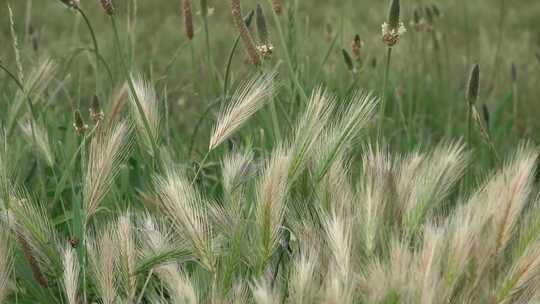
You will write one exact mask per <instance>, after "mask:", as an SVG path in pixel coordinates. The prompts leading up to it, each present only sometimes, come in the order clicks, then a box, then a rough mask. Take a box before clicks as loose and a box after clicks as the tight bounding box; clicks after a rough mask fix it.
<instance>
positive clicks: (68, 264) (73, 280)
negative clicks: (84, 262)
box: [62, 244, 79, 304]
mask: <svg viewBox="0 0 540 304" xmlns="http://www.w3.org/2000/svg"><path fill="white" fill-rule="evenodd" d="M62 264H63V266H64V288H65V292H66V297H67V299H68V303H69V304H77V303H79V302H78V300H77V298H78V297H77V290H78V288H79V262H78V260H77V256H76V255H75V250H73V248H72V247H71V245H69V244H68V245H67V246H66V248H65V249H64V251H63V254H62Z"/></svg>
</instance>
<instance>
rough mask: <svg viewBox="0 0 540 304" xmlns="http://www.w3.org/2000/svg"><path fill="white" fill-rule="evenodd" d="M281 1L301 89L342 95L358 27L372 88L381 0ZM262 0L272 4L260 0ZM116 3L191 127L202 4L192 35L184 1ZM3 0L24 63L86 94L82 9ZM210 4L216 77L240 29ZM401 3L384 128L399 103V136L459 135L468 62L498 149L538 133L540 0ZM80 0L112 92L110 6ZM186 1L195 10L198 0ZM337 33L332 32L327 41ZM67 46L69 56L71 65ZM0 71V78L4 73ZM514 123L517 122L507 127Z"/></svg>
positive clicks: (116, 81)
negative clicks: (56, 68)
mask: <svg viewBox="0 0 540 304" xmlns="http://www.w3.org/2000/svg"><path fill="white" fill-rule="evenodd" d="M284 2H285V4H286V7H287V8H288V11H289V15H288V16H287V12H286V14H285V16H284V17H282V18H283V19H282V24H283V26H284V28H285V29H286V36H287V42H288V45H287V47H288V48H289V50H291V51H292V54H293V57H294V58H293V59H294V63H295V68H296V69H297V71H298V73H299V75H300V76H299V77H300V80H301V82H302V84H303V85H305V86H306V88H307V89H308V90H310V89H312V88H313V87H315V86H317V85H319V84H321V83H323V84H325V85H326V86H328V87H329V88H330V89H331V90H332V91H333V92H335V93H336V94H337V95H339V96H342V95H346V94H347V92H348V89H349V88H350V87H351V75H350V73H349V72H348V71H347V68H346V65H345V64H344V63H343V59H342V55H341V49H350V45H351V41H352V38H353V36H354V35H355V34H357V33H358V34H359V35H360V36H361V38H362V40H363V41H364V48H363V50H362V62H363V64H362V68H361V70H360V73H359V76H358V80H357V81H356V82H354V83H353V86H354V87H355V88H360V89H365V90H372V91H374V92H375V93H377V94H380V90H381V86H382V72H383V71H382V70H383V68H382V65H381V64H379V65H376V63H380V62H382V61H383V58H384V55H385V47H384V45H383V44H382V43H381V38H380V31H381V29H380V27H381V24H382V23H383V22H384V20H385V18H386V12H387V6H388V1H380V0H371V1H366V0H363V1H358V0H346V1H345V0H342V1H323V0H312V1H288V0H285V1H284ZM7 3H8V2H6V1H3V3H2V5H0V7H1V8H0V16H1V20H2V24H3V25H2V27H1V29H0V30H1V33H0V37H1V41H2V46H3V47H2V48H1V49H0V58H1V59H2V60H3V62H4V64H5V65H6V66H7V67H9V68H10V69H11V70H15V69H16V67H15V62H14V52H13V49H12V47H11V38H10V33H9V18H8V10H7ZM256 3H257V2H256V1H243V2H242V5H243V11H244V14H247V13H248V12H249V11H250V10H252V9H254V8H255V5H256ZM261 3H262V4H263V5H264V7H265V8H266V9H268V7H267V3H266V1H263V2H261ZM114 4H115V6H116V8H117V12H118V15H120V17H121V20H122V27H123V32H124V33H125V36H124V37H123V38H124V39H125V41H126V43H129V44H130V46H131V47H132V48H131V54H130V55H131V57H130V60H131V62H132V63H133V64H134V66H136V68H137V69H138V70H139V71H140V72H142V73H144V74H145V75H147V77H148V78H149V79H151V80H152V81H153V82H154V83H155V85H156V87H157V89H158V94H159V95H160V97H161V98H164V99H166V100H167V102H168V104H169V105H170V108H169V110H170V111H171V113H173V116H174V118H175V119H174V120H171V122H170V127H171V128H173V129H174V130H176V131H175V132H177V134H178V136H182V137H183V138H186V137H189V136H191V135H192V134H193V128H194V125H195V121H196V120H197V118H198V117H199V116H200V115H201V114H202V112H203V111H204V109H205V107H206V106H207V105H208V104H210V103H211V101H212V100H213V99H215V98H216V97H217V96H219V92H218V91H217V90H213V89H212V88H211V85H210V84H209V79H208V77H207V74H208V66H207V65H206V60H205V56H206V54H207V50H206V42H205V38H204V33H203V26H202V24H203V23H202V18H201V16H200V14H197V15H196V16H195V28H196V34H195V39H194V41H193V42H192V43H193V46H190V42H189V41H188V40H187V39H186V37H185V35H184V25H183V18H182V15H181V1H179V0H174V1H165V0H163V1H145V0H116V1H114ZM432 4H436V5H437V6H438V7H439V9H440V11H441V13H442V16H441V17H440V18H437V19H436V21H435V23H434V31H435V32H434V33H435V34H432V33H426V32H424V33H422V32H415V31H414V29H413V28H411V25H410V22H411V21H412V20H413V12H414V10H416V9H419V8H422V7H423V6H425V5H432ZM10 5H11V6H12V8H13V11H14V17H15V23H16V24H15V26H16V31H17V34H18V35H19V39H20V41H19V42H20V46H21V50H22V54H23V58H22V61H23V63H24V66H25V68H28V69H30V68H31V66H32V65H33V64H35V63H36V62H37V61H38V60H39V58H43V57H46V56H50V57H52V58H53V60H55V61H56V62H59V63H61V65H62V67H63V69H62V71H63V72H65V74H63V75H62V74H60V75H58V76H57V81H62V79H63V80H64V81H66V88H67V90H68V91H71V92H72V93H73V92H77V94H75V95H76V96H77V97H74V98H76V99H77V100H76V104H82V105H83V106H84V105H86V104H87V103H88V102H89V100H90V96H92V95H93V85H92V83H93V81H94V77H93V76H92V54H91V53H90V52H87V53H85V54H83V55H82V56H81V55H77V56H76V57H74V56H75V53H76V52H77V51H76V50H77V49H78V48H81V47H88V48H89V47H91V40H90V36H89V34H88V32H87V29H86V28H85V27H84V24H83V23H82V19H81V18H80V17H79V16H78V15H77V14H75V13H73V12H71V11H70V10H69V9H66V8H65V6H63V5H62V4H61V3H60V1H59V0H16V1H11V2H10ZM208 5H209V7H210V8H211V9H210V12H211V16H210V17H209V34H210V45H211V56H212V61H213V63H214V67H215V69H216V71H217V72H218V73H219V75H220V80H221V81H223V79H222V78H223V74H224V72H225V66H226V60H227V57H228V54H229V52H230V49H231V47H232V45H233V42H234V39H235V37H236V35H237V34H236V30H235V28H234V26H233V24H232V21H231V17H230V3H229V1H215V0H214V1H212V0H209V1H208ZM401 5H402V19H403V21H404V23H405V25H406V26H407V28H408V30H409V31H408V33H407V34H406V35H405V36H404V37H403V38H402V41H401V42H400V43H399V45H398V46H397V47H396V48H395V51H394V54H393V56H394V57H393V64H392V72H391V77H390V82H391V89H392V92H393V94H391V96H390V99H391V101H390V104H393V105H394V106H392V107H393V110H392V111H391V112H389V115H390V116H391V117H394V118H395V124H394V125H395V126H396V127H395V132H394V130H393V129H392V128H391V129H390V131H389V137H390V138H402V137H403V130H402V128H401V125H402V123H400V122H399V121H398V118H397V117H399V115H398V112H399V111H401V112H406V115H405V116H406V119H407V120H409V121H411V125H409V127H410V129H409V130H408V133H411V132H412V133H413V134H414V136H411V135H408V140H407V141H406V142H403V145H405V146H406V147H409V146H410V145H411V144H417V143H419V142H426V141H427V142H428V141H430V140H431V139H440V138H443V137H461V136H463V135H464V130H465V129H464V128H465V126H464V122H465V119H464V116H463V113H465V109H466V106H465V102H464V101H463V99H464V98H463V96H464V88H465V83H466V80H467V74H468V71H469V69H470V66H471V65H472V64H473V63H476V62H478V63H479V64H480V66H481V70H482V88H481V93H480V94H481V97H480V102H481V103H482V104H485V105H486V107H487V108H488V110H489V112H490V113H492V114H493V115H494V116H495V119H494V121H493V122H492V123H493V124H495V125H494V126H491V127H492V129H493V133H494V137H495V139H496V142H497V146H500V147H501V149H505V147H507V146H508V147H510V146H512V145H513V144H514V143H515V142H516V141H517V140H518V139H520V138H533V139H538V138H539V137H540V136H539V134H538V133H539V132H538V126H539V125H540V124H539V122H538V119H537V117H538V114H540V113H539V109H540V107H539V104H540V101H539V100H538V99H539V98H538V96H539V95H540V94H539V93H540V92H539V91H540V86H539V77H540V62H539V61H540V57H539V58H537V56H540V55H538V54H539V51H540V21H539V20H540V18H539V17H540V1H534V0H520V1H508V0H506V1H505V0H477V1H467V0H456V1H440V0H439V1H402V4H401ZM81 6H82V7H83V9H84V10H85V11H86V13H87V14H88V15H89V17H90V20H91V22H92V25H93V27H94V28H95V31H96V34H97V36H98V41H99V44H100V48H101V52H102V53H103V54H104V57H105V58H106V59H107V60H108V62H109V64H110V65H111V67H112V70H113V81H112V82H110V83H109V82H108V84H110V88H108V89H109V92H110V94H107V96H102V97H103V98H105V99H108V98H112V96H113V93H114V92H115V90H117V89H118V87H119V86H120V85H121V83H122V81H123V80H122V77H121V73H117V72H116V71H115V65H116V64H117V63H118V58H115V50H114V48H113V44H112V30H111V27H110V24H109V21H108V18H106V16H105V15H104V14H103V12H102V9H101V7H100V3H99V1H98V0H81ZM194 7H195V8H194V10H195V11H196V12H199V10H200V7H199V3H198V1H194ZM269 19H270V18H269ZM270 23H271V22H270ZM270 31H271V35H274V39H273V41H272V42H273V43H274V45H275V46H276V52H275V54H274V55H273V58H272V59H271V60H272V63H273V64H276V65H279V66H280V69H282V71H283V73H286V72H285V71H286V69H285V64H283V63H282V64H280V62H281V61H282V57H281V51H282V50H281V47H282V46H280V45H279V43H278V39H277V38H275V32H274V27H272V26H271V27H270ZM334 37H335V38H336V41H335V44H334V45H332V40H333V38H334ZM433 37H436V38H435V39H436V41H435V40H434V38H433ZM191 47H193V54H192V52H191ZM327 52H328V54H329V59H328V61H327V62H326V64H325V66H324V67H323V68H322V73H321V74H320V75H318V76H317V77H315V75H316V74H317V73H316V72H315V71H317V70H318V68H319V66H320V63H321V62H322V60H323V58H324V57H325V54H326V53H327ZM73 58H76V59H75V60H73V62H72V64H71V65H67V64H66V63H67V62H70V61H71V60H72V59H73ZM81 59H84V60H81ZM512 63H515V66H516V67H517V72H518V73H517V75H518V81H517V85H516V88H517V92H518V94H519V95H518V96H519V98H518V100H519V103H518V109H519V116H518V117H519V121H513V120H512V119H511V118H510V117H509V116H511V113H510V112H511V109H512V107H513V106H512V104H511V103H512V100H515V99H514V98H513V97H514V96H513V92H512V89H513V87H512V81H511V73H510V67H511V64H512ZM250 69H251V68H250V66H249V65H247V64H246V63H245V56H244V54H243V50H239V51H238V52H237V54H236V56H235V57H234V60H233V74H232V76H233V80H234V81H235V82H237V81H239V80H242V79H245V77H246V76H247V75H249V73H250ZM66 75H69V79H68V78H66V77H67V76H66ZM3 77H4V76H3V75H2V76H0V79H5V78H3ZM66 79H67V80H66ZM70 84H73V86H70ZM0 86H1V87H2V88H6V86H9V84H7V83H6V82H5V81H4V82H3V84H1V85H0ZM12 92H13V90H3V91H2V93H0V96H2V97H3V99H4V100H8V99H9V94H11V93H12ZM56 102H59V103H62V102H65V101H62V100H58V101H56ZM81 107H82V106H81ZM399 109H401V110H399ZM403 109H405V110H403ZM396 111H397V112H396ZM67 117H68V118H69V115H67ZM66 121H67V120H66ZM211 125H212V121H208V122H207V123H205V124H203V127H202V130H203V131H202V132H203V133H201V134H204V136H202V139H201V141H200V143H199V142H198V141H199V139H198V138H195V140H196V141H197V143H198V144H200V146H201V147H202V148H201V149H204V147H205V145H206V141H207V138H206V137H207V134H208V128H209V127H210V126H211ZM390 126H392V125H390ZM511 129H514V130H515V132H516V133H513V132H514V131H512V133H509V132H510V131H511ZM509 135H512V136H509ZM514 135H516V136H514Z"/></svg>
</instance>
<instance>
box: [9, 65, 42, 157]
mask: <svg viewBox="0 0 540 304" xmlns="http://www.w3.org/2000/svg"><path fill="white" fill-rule="evenodd" d="M0 69H2V70H3V71H4V72H6V74H7V75H8V76H9V77H10V78H11V79H12V80H13V82H15V84H17V86H18V87H19V89H20V90H21V92H22V94H23V95H24V97H25V100H26V105H27V106H28V110H29V111H30V115H31V116H32V119H30V130H31V131H32V141H33V144H34V146H35V145H36V133H35V131H34V121H37V120H36V115H35V111H34V106H33V102H32V99H31V98H30V95H29V94H28V93H27V92H26V90H25V88H24V85H23V84H22V83H21V82H20V81H19V79H18V78H17V76H15V75H14V74H13V73H11V71H9V70H8V69H7V68H6V67H4V66H3V65H2V64H1V62H0ZM10 130H12V128H11V129H8V137H9V136H10V135H11V132H10ZM34 149H35V147H34Z"/></svg>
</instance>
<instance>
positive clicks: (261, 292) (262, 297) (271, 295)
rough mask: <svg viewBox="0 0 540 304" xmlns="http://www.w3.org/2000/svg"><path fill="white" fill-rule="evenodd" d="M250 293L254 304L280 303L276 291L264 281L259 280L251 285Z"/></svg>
mask: <svg viewBox="0 0 540 304" xmlns="http://www.w3.org/2000/svg"><path fill="white" fill-rule="evenodd" d="M251 292H252V294H253V300H254V301H255V303H256V304H278V303H280V301H279V296H278V295H277V293H276V290H275V289H274V288H272V286H271V284H270V282H268V280H266V279H261V280H258V281H256V282H254V283H253V284H251Z"/></svg>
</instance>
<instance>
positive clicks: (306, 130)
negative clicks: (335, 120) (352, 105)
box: [289, 87, 335, 179]
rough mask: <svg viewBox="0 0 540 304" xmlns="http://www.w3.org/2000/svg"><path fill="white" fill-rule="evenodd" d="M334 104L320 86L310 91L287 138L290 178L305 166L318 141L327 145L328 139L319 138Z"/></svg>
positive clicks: (331, 97)
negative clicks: (301, 111)
mask: <svg viewBox="0 0 540 304" xmlns="http://www.w3.org/2000/svg"><path fill="white" fill-rule="evenodd" d="M334 104H335V98H334V97H333V96H330V95H329V94H327V93H326V91H325V90H324V89H323V88H322V87H318V88H316V89H314V90H313V92H312V93H311V97H310V99H309V103H308V106H307V108H306V110H305V111H304V113H303V114H302V116H300V118H299V120H298V122H297V124H296V125H297V127H296V130H295V132H294V136H293V138H291V139H290V140H289V141H290V143H291V144H290V145H291V148H290V149H291V151H292V154H293V156H292V160H291V161H292V163H291V172H290V176H291V178H292V179H294V178H295V176H296V175H297V174H299V173H300V172H301V171H302V170H303V169H304V168H305V166H306V163H307V160H308V158H309V156H310V155H312V154H313V150H314V148H316V147H317V146H316V144H317V143H318V142H323V143H325V145H324V146H327V145H328V141H326V140H324V141H319V139H320V138H321V136H322V133H323V131H324V129H325V127H326V126H327V124H328V121H329V119H330V116H331V113H332V110H333V107H334ZM319 151H320V149H319Z"/></svg>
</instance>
